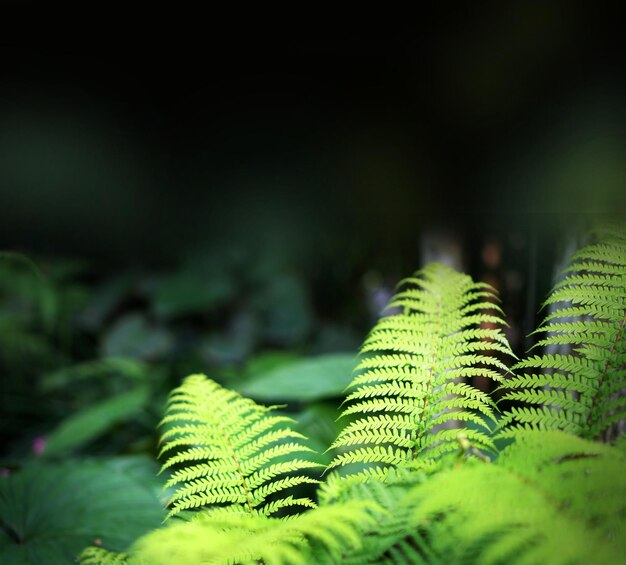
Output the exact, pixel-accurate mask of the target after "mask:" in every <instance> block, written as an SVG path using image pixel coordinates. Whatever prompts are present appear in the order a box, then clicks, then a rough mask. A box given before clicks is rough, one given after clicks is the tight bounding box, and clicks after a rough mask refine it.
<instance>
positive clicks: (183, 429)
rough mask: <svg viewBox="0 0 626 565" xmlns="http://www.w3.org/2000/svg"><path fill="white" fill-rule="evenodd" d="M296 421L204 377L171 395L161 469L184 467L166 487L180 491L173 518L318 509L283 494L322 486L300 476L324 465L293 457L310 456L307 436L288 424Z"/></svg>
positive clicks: (173, 505) (196, 377) (187, 382)
mask: <svg viewBox="0 0 626 565" xmlns="http://www.w3.org/2000/svg"><path fill="white" fill-rule="evenodd" d="M290 421H291V420H290V419H289V418H287V417H285V416H278V415H273V414H272V409H271V408H267V407H264V406H260V405H258V404H256V403H255V402H253V401H252V400H249V399H246V398H243V397H241V396H240V395H239V394H237V393H236V392H234V391H231V390H228V389H225V388H223V387H221V386H220V385H218V384H217V383H215V382H214V381H212V380H210V379H208V378H206V377H205V376H204V375H192V376H190V377H187V378H186V379H185V381H184V382H183V384H182V385H181V386H180V387H178V388H177V389H175V390H174V391H173V393H172V395H171V397H170V400H169V403H168V408H167V414H166V416H165V417H164V418H163V421H162V422H161V424H162V425H167V426H170V427H169V428H168V429H167V430H166V431H165V432H164V433H163V435H162V442H163V448H162V450H161V453H160V456H161V455H164V454H165V455H167V460H166V461H165V463H164V464H163V467H162V469H161V470H162V471H164V470H166V469H170V468H172V467H174V466H178V465H180V464H183V465H184V467H182V468H179V469H178V470H176V471H174V473H173V474H172V476H171V478H170V479H169V480H168V481H167V483H166V485H165V486H166V488H167V487H175V488H176V490H175V492H174V494H173V495H172V497H171V499H170V501H169V503H170V505H171V510H170V512H169V514H168V517H171V516H174V515H176V514H178V513H179V512H181V511H183V510H188V509H195V508H199V507H203V506H207V505H226V507H227V510H228V511H232V512H244V513H249V514H262V515H271V514H274V513H276V512H278V511H279V510H281V509H282V508H285V507H289V506H296V507H297V506H300V507H314V506H315V504H314V503H313V502H312V501H311V500H310V499H309V498H306V497H294V496H291V495H289V496H284V494H283V493H284V491H285V490H287V489H292V488H294V487H297V486H299V485H302V484H304V483H317V481H316V480H314V479H312V478H310V477H308V476H306V475H304V474H302V472H303V470H305V469H310V468H313V467H317V466H318V465H317V464H316V463H312V462H310V461H307V460H305V459H300V458H295V457H293V454H296V453H303V452H310V451H312V450H311V449H310V448H308V447H306V446H305V445H304V444H302V443H301V441H300V440H301V439H302V438H303V437H304V436H302V435H301V434H299V433H297V432H295V431H294V430H292V429H291V428H289V427H288V426H285V425H284V424H285V423H287V422H290ZM175 450H176V452H175ZM287 456H289V459H286V457H287ZM293 473H298V474H295V475H294V474H293Z"/></svg>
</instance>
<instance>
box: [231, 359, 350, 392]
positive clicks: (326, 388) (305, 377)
mask: <svg viewBox="0 0 626 565" xmlns="http://www.w3.org/2000/svg"><path fill="white" fill-rule="evenodd" d="M355 365H356V359H355V356H354V354H352V353H333V354H330V355H320V356H319V357H313V358H309V359H303V360H301V361H296V362H294V363H289V364H286V365H281V366H279V367H278V368H276V369H271V370H269V371H267V372H265V373H261V374H259V375H256V376H255V377H253V378H251V379H250V380H249V381H247V382H246V383H245V384H243V385H242V386H241V392H242V394H244V395H246V396H250V397H252V398H256V399H258V400H284V401H287V402H311V401H313V400H320V399H323V398H334V397H338V396H341V395H342V394H343V391H344V389H345V388H346V386H347V385H348V384H349V383H350V381H351V380H352V371H353V370H354V367H355Z"/></svg>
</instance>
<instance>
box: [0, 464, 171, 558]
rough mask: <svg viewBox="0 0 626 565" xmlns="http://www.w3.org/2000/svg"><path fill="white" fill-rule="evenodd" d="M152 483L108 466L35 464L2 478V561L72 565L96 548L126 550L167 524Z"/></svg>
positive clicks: (0, 521)
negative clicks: (162, 523) (89, 549)
mask: <svg viewBox="0 0 626 565" xmlns="http://www.w3.org/2000/svg"><path fill="white" fill-rule="evenodd" d="M153 482H155V481H154V479H153V480H152V481H147V480H146V478H145V477H143V478H141V479H139V478H138V476H137V474H136V473H134V472H133V473H128V472H126V470H125V466H124V465H122V466H121V467H120V468H119V470H118V469H116V467H115V465H109V464H107V462H106V461H103V462H97V461H95V462H76V461H73V462H66V463H63V464H60V465H50V464H33V465H31V466H29V467H27V468H24V469H23V470H22V471H19V472H17V473H14V474H13V475H10V476H9V477H5V478H0V523H1V524H2V528H0V562H1V563H3V564H4V563H6V564H7V565H9V564H10V565H22V564H24V565H25V564H31V563H41V564H45V565H60V564H72V563H75V559H76V556H77V555H78V554H79V553H80V552H81V551H82V550H83V549H84V548H85V547H87V546H89V545H92V544H97V545H101V546H102V547H104V548H106V549H109V550H112V551H122V550H124V549H126V547H127V546H129V545H130V544H131V543H132V542H133V541H134V540H135V539H136V538H137V537H139V536H141V535H143V534H144V533H146V532H147V531H149V530H151V529H153V528H156V527H158V526H159V524H160V523H161V520H162V519H163V511H162V507H161V503H160V502H159V500H158V498H157V497H156V496H155V495H154V488H152V486H151V483H153Z"/></svg>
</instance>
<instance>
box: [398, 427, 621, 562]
mask: <svg viewBox="0 0 626 565" xmlns="http://www.w3.org/2000/svg"><path fill="white" fill-rule="evenodd" d="M405 504H406V505H407V506H409V507H411V508H412V509H413V512H414V518H415V520H416V521H417V523H418V524H420V523H421V524H424V525H428V527H429V528H430V531H431V532H432V534H433V535H432V536H431V537H430V541H431V543H432V544H433V549H434V550H435V552H436V554H438V555H447V557H448V562H449V563H457V562H463V561H465V559H464V558H465V557H466V556H467V555H468V554H471V555H473V556H474V561H473V562H475V563H481V564H482V563H484V564H490V563H511V564H526V563H528V564H534V563H550V564H557V565H558V564H563V565H565V564H568V565H572V564H580V565H582V564H586V563H621V562H622V561H623V558H624V555H626V459H625V458H624V455H623V454H622V453H621V452H620V451H619V450H618V449H616V448H613V447H609V446H606V445H603V444H600V443H597V442H591V441H588V440H583V439H580V438H578V437H576V436H573V435H570V434H566V433H564V432H561V431H523V432H520V433H519V434H518V435H517V436H516V441H515V442H514V443H513V444H512V445H510V446H508V447H507V448H505V449H504V450H503V451H502V453H501V454H500V456H499V457H498V459H497V461H496V462H495V463H482V462H476V463H474V464H464V465H462V466H460V467H458V468H452V469H450V470H448V471H445V472H441V473H438V474H436V475H434V476H433V477H431V478H430V479H429V480H427V481H424V482H423V483H422V484H420V485H418V486H416V487H415V488H413V489H412V490H411V491H410V494H408V495H407V497H406V499H405Z"/></svg>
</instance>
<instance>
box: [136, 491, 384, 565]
mask: <svg viewBox="0 0 626 565" xmlns="http://www.w3.org/2000/svg"><path fill="white" fill-rule="evenodd" d="M377 510H378V507H377V506H376V505H375V504H374V503H372V502H369V501H365V502H359V501H354V500H353V501H348V502H345V503H342V504H335V505H329V506H325V507H323V508H316V509H314V510H311V511H309V512H305V513H303V514H300V515H298V516H292V517H289V518H283V519H277V518H268V517H266V516H262V515H255V514H249V513H239V514H233V513H230V514H225V513H223V512H213V511H204V512H200V513H198V514H196V516H195V517H194V518H193V519H192V520H191V521H189V522H183V521H179V520H173V521H172V522H170V524H169V525H168V526H166V527H164V528H161V529H158V530H155V531H153V532H151V533H149V534H147V535H146V536H144V537H142V538H140V539H139V540H138V541H137V542H136V543H135V544H134V546H133V547H132V548H131V554H132V558H131V559H130V563H131V564H132V563H137V564H140V563H150V564H151V565H161V564H163V565H170V564H172V563H188V564H194V563H215V564H220V563H223V564H230V563H259V562H262V563H268V564H269V563H271V564H276V565H280V564H283V563H285V564H286V563H289V564H296V565H298V564H302V565H307V564H308V563H336V562H337V561H338V558H339V557H340V556H341V555H342V553H344V552H346V551H347V549H348V548H354V547H360V546H361V543H362V542H361V538H360V535H359V532H360V531H362V530H364V529H366V526H367V525H368V524H371V523H372V521H373V518H372V515H371V514H372V512H374V511H377Z"/></svg>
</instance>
